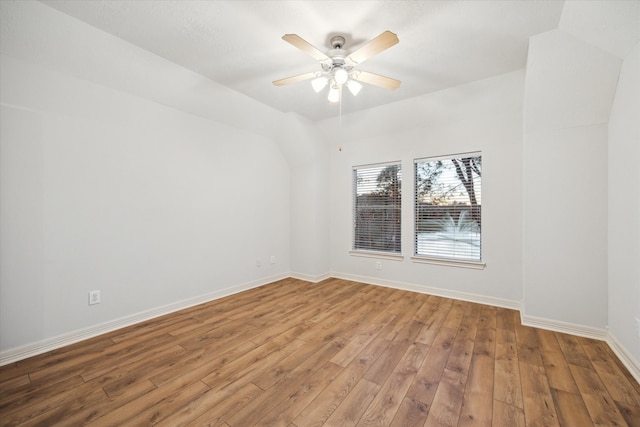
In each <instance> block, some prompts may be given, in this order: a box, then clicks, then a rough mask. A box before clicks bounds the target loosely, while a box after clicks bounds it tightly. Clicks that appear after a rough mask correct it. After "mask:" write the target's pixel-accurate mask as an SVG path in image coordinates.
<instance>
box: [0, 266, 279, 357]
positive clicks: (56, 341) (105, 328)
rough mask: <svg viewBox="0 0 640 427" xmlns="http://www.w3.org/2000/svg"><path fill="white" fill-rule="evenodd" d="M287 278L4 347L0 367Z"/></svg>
mask: <svg viewBox="0 0 640 427" xmlns="http://www.w3.org/2000/svg"><path fill="white" fill-rule="evenodd" d="M287 277H290V275H289V274H288V273H282V274H278V275H274V276H270V277H265V278H262V279H259V280H255V281H252V282H248V283H243V284H241V285H236V286H232V287H229V288H225V289H222V290H219V291H215V292H210V293H208V294H204V295H200V296H197V297H193V298H188V299H185V300H182V301H178V302H175V303H172V304H168V305H165V306H161V307H156V308H153V309H151V310H146V311H143V312H140V313H136V314H132V315H130V316H125V317H121V318H119V319H115V320H112V321H109V322H105V323H101V324H98V325H95V326H91V327H88V328H84V329H79V330H76V331H72V332H69V333H66V334H62V335H58V336H56V337H52V338H48V339H45V340H42V341H39V342H36V343H33V344H27V345H24V346H21V347H18V348H14V349H10V350H6V351H3V352H1V353H0V366H4V365H7V364H9V363H13V362H16V361H18V360H23V359H26V358H28V357H32V356H37V355H38V354H42V353H46V352H48V351H51V350H55V349H57V348H60V347H64V346H66V345H70V344H74V343H77V342H79V341H83V340H86V339H89V338H93V337H96V336H98V335H102V334H105V333H107V332H112V331H115V330H117V329H121V328H124V327H127V326H131V325H134V324H136V323H140V322H144V321H145V320H150V319H153V318H155V317H160V316H164V315H165V314H169V313H173V312H176V311H179V310H183V309H185V308H189V307H193V306H194V305H198V304H203V303H205V302H209V301H213V300H216V299H219V298H223V297H226V296H229V295H233V294H236V293H238V292H243V291H246V290H249V289H253V288H257V287H260V286H263V285H266V284H267V283H271V282H275V281H277V280H281V279H286V278H287Z"/></svg>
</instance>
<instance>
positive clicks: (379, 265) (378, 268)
mask: <svg viewBox="0 0 640 427" xmlns="http://www.w3.org/2000/svg"><path fill="white" fill-rule="evenodd" d="M376 270H382V261H376Z"/></svg>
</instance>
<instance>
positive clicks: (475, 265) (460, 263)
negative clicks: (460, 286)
mask: <svg viewBox="0 0 640 427" xmlns="http://www.w3.org/2000/svg"><path fill="white" fill-rule="evenodd" d="M411 261H413V262H417V263H421V264H435V265H446V266H449V267H462V268H471V269H474V270H484V268H485V267H486V266H487V264H486V263H484V262H482V261H464V260H451V259H442V258H428V257H423V256H412V257H411Z"/></svg>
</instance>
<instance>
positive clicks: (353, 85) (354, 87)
mask: <svg viewBox="0 0 640 427" xmlns="http://www.w3.org/2000/svg"><path fill="white" fill-rule="evenodd" d="M347 88H348V89H349V92H351V94H352V95H353V96H356V95H358V94H359V93H360V89H362V85H361V84H360V83H358V82H357V81H355V80H349V81H347Z"/></svg>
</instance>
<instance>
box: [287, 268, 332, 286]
mask: <svg viewBox="0 0 640 427" xmlns="http://www.w3.org/2000/svg"><path fill="white" fill-rule="evenodd" d="M290 277H293V278H294V279H299V280H304V281H305V282H312V283H318V282H322V281H323V280H326V279H328V278H330V277H333V276H332V275H331V273H329V272H326V273H324V274H319V275H316V276H314V275H311V274H305V273H297V272H295V271H292V272H290Z"/></svg>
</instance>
